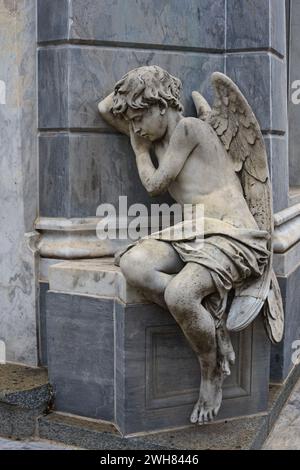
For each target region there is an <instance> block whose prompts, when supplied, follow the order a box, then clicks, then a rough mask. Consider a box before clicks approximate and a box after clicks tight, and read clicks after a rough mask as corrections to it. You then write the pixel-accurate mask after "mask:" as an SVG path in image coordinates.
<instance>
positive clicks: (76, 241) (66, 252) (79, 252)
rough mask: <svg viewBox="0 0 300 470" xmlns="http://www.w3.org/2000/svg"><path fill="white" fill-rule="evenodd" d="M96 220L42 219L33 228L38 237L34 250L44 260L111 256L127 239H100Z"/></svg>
mask: <svg viewBox="0 0 300 470" xmlns="http://www.w3.org/2000/svg"><path fill="white" fill-rule="evenodd" d="M100 220H101V219H100V218H99V217H87V218H82V219H81V218H76V219H75V218H74V219H66V218H59V217H57V218H56V217H41V218H39V219H37V221H36V224H35V229H36V230H37V231H38V232H40V234H41V236H40V239H39V241H38V242H37V249H38V250H39V253H40V256H41V257H43V258H57V259H80V258H101V257H103V256H113V255H114V253H115V252H116V251H117V250H118V249H119V248H121V247H123V246H124V245H126V244H128V241H127V240H100V239H99V238H97V234H96V227H97V224H98V222H99V221H100Z"/></svg>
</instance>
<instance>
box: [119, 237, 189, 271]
mask: <svg viewBox="0 0 300 470" xmlns="http://www.w3.org/2000/svg"><path fill="white" fill-rule="evenodd" d="M124 256H127V257H128V258H130V259H131V261H132V262H133V263H134V264H135V265H136V264H140V265H141V264H142V265H143V266H144V268H148V269H154V270H156V271H160V272H163V273H166V274H176V273H178V272H179V271H180V270H181V269H182V268H183V267H184V263H183V261H182V260H181V258H180V256H179V255H178V253H177V252H176V250H175V249H174V248H173V247H172V245H171V243H167V242H163V241H160V240H155V239H149V240H143V241H142V242H140V243H139V244H137V245H136V246H134V247H133V248H131V249H130V250H129V251H128V252H127V253H126V254H125V255H124Z"/></svg>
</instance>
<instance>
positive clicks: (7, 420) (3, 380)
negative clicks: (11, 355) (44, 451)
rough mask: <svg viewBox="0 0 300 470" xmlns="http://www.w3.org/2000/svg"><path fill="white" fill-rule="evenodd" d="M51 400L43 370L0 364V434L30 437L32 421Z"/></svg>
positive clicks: (33, 426) (44, 409) (33, 423)
mask: <svg viewBox="0 0 300 470" xmlns="http://www.w3.org/2000/svg"><path fill="white" fill-rule="evenodd" d="M51 399H52V391H51V387H50V384H49V382H48V375H47V370H46V369H44V368H32V367H26V366H22V365H18V364H2V365H0V435H2V436H6V437H15V438H23V437H29V436H33V435H34V433H35V425H36V418H37V417H38V416H39V415H41V414H42V413H44V412H46V411H47V410H48V408H49V406H50V403H51Z"/></svg>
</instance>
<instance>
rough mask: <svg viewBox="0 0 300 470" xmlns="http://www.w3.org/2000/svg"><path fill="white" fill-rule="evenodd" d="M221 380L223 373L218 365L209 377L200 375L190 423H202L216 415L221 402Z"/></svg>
mask: <svg viewBox="0 0 300 470" xmlns="http://www.w3.org/2000/svg"><path fill="white" fill-rule="evenodd" d="M223 380H224V373H223V372H222V370H221V369H220V368H219V367H218V368H217V370H216V372H215V374H213V376H212V377H211V378H210V379H205V378H203V377H202V379H201V386H200V394H199V400H198V401H197V403H196V404H195V406H194V409H193V412H192V414H191V417H190V421H191V423H193V424H195V423H198V424H204V423H207V422H209V421H212V420H213V419H214V418H215V417H216V416H217V414H218V412H219V409H220V406H221V402H222V384H223Z"/></svg>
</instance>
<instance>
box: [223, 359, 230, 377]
mask: <svg viewBox="0 0 300 470" xmlns="http://www.w3.org/2000/svg"><path fill="white" fill-rule="evenodd" d="M222 372H223V373H224V374H225V375H230V367H229V363H228V361H223V363H222Z"/></svg>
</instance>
